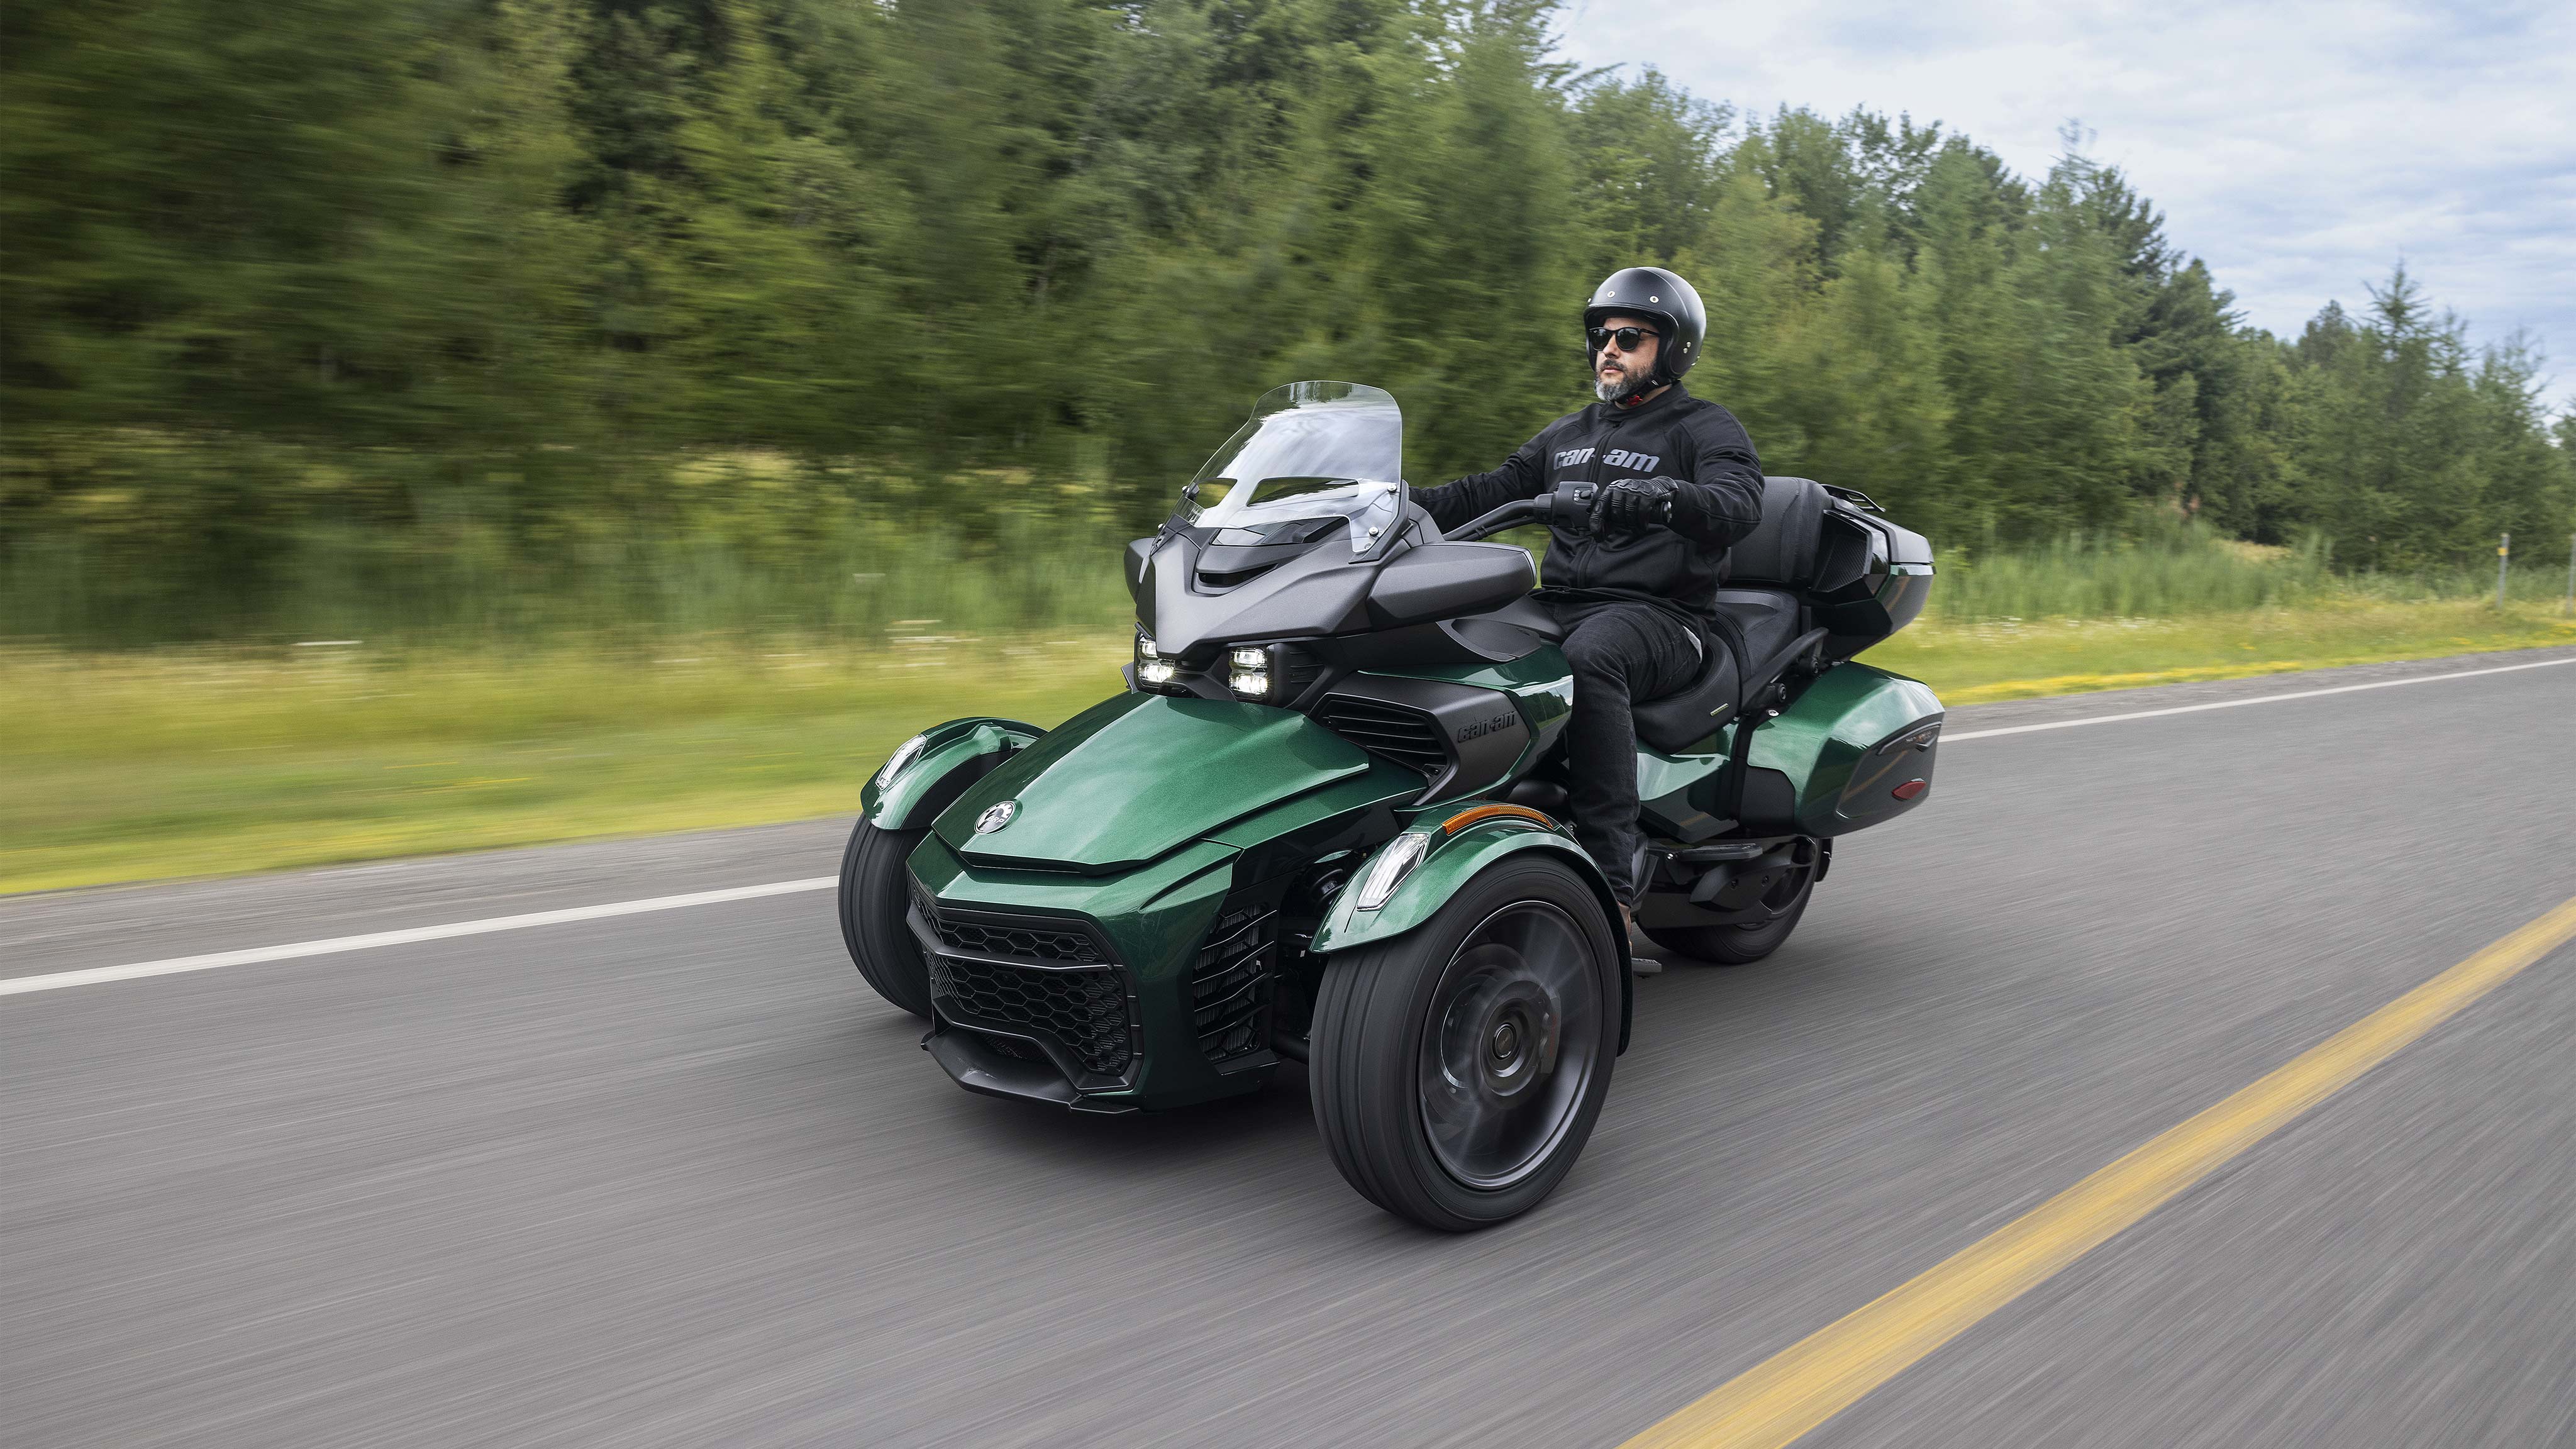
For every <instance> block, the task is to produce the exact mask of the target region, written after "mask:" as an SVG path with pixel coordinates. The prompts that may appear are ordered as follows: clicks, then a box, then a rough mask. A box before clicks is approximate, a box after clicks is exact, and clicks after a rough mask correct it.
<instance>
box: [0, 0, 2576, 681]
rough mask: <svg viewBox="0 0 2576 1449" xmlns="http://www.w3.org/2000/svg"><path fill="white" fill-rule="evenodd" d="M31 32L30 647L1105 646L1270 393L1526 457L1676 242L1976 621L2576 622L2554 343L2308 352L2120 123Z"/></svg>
mask: <svg viewBox="0 0 2576 1449" xmlns="http://www.w3.org/2000/svg"><path fill="white" fill-rule="evenodd" d="M0 11H4V12H5V13H0V30H5V33H6V34H7V36H8V45H7V47H6V50H5V53H0V66H4V67H5V87H0V326H5V336H0V425H5V431H0V634H8V635H15V636H19V637H22V638H27V637H37V638H44V639H47V640H51V641H55V642H61V643H72V644H151V643H163V642H178V641H188V640H203V639H220V640H262V639H296V638H304V637H310V636H316V635H343V634H346V635H367V636H378V635H391V636H410V637H424V638H426V637H440V638H460V639H468V640H474V639H484V640H489V639H512V638H524V637H528V636H530V635H534V634H541V633H546V632H550V631H577V632H583V633H599V632H610V633H613V632H615V631H618V630H641V631H648V632H668V631H709V630H749V631H755V632H758V631H768V630H789V631H799V632H808V633H822V634H828V635H835V636H842V637H852V638H883V637H887V636H889V635H900V634H902V633H903V631H904V630H905V629H907V628H916V629H917V628H921V627H927V624H926V622H925V621H933V620H935V621H941V622H940V625H939V627H941V628H945V629H958V628H968V629H973V628H980V627H992V628H1029V627H1039V628H1045V627H1053V626H1057V625H1059V624H1063V625H1070V624H1071V623H1073V622H1086V623H1098V622H1104V621H1105V622H1111V623H1114V622H1115V620H1116V619H1117V618H1118V617H1120V615H1121V614H1122V613H1123V610H1124V604H1123V599H1122V598H1121V595H1120V590H1119V587H1118V582H1117V573H1116V565H1115V559H1114V552H1113V551H1114V545H1115V541H1116V540H1118V539H1120V538H1122V537H1124V536H1126V535H1128V534H1130V533H1133V532H1140V531H1142V530H1144V529H1146V528H1148V527H1150V526H1151V525H1152V523H1153V522H1154V521H1155V520H1156V519H1157V518H1158V517H1160V516H1161V514H1162V513H1163V512H1164V511H1165V509H1166V508H1167V506H1168V502H1169V499H1170V497H1171V496H1172V494H1173V492H1174V491H1175V489H1176V488H1177V486H1178V484H1179V483H1180V481H1182V480H1183V479H1184V478H1185V477H1186V476H1187V475H1188V473H1189V471H1190V470H1191V469H1192V468H1193V467H1194V466H1195V465H1196V463H1197V462H1198V461H1199V459H1200V458H1201V457H1203V456H1204V455H1205V454H1206V453H1207V452H1208V451H1209V450H1210V449H1211V448H1212V447H1213V446H1214V445H1215V444H1216V443H1217V442H1218V441H1219V440H1221V439H1222V438H1223V436H1224V435H1225V434H1226V433H1227V432H1228V431H1230V429H1231V428H1232V426H1233V425H1234V423H1235V422H1236V421H1237V420H1238V419H1239V417H1240V416H1241V414H1242V412H1243V411H1244V409H1245V408H1246V406H1247V405H1248V403H1249V402H1250V400H1251V398H1252V397H1253V396H1254V395H1255V394H1257V393H1258V392H1260V391H1261V390H1263V389H1264V388H1267V387H1269V386H1271V385H1273V384H1276V383H1278V382H1281V381H1285V380H1289V379H1293V378H1299V377H1341V378H1351V379H1357V380H1364V381H1368V382H1372V383H1376V384H1378V385H1381V386H1384V387H1387V388H1390V389H1392V390H1393V391H1394V392H1395V393H1396V395H1397V396H1398V398H1399V399H1400V400H1401V401H1402V403H1403V405H1404V407H1405V411H1406V417H1407V423H1408V435H1407V447H1408V460H1407V466H1408V470H1409V472H1410V473H1411V476H1412V478H1413V480H1414V481H1415V482H1433V481H1439V480H1441V479H1445V478H1447V477H1450V476H1453V475H1455V474H1457V473H1460V472H1463V471H1467V470H1471V469H1476V468H1483V467H1489V466H1491V465H1492V464H1493V463H1494V462H1495V461H1496V460H1498V459H1499V458H1500V457H1501V456H1502V455H1503V454H1504V453H1506V452H1507V451H1508V450H1510V449H1511V448H1512V447H1514V446H1515V445H1517V444H1518V443H1519V442H1521V441H1522V440H1523V439H1524V438H1526V437H1527V436H1529V434H1530V433H1532V432H1533V431H1535V430H1536V429H1537V428H1538V427H1539V426H1540V425H1542V424H1543V423H1545V422H1546V421H1547V420H1548V419H1549V418H1551V417H1553V416H1555V415H1556V414H1558V413H1560V412H1563V411H1565V410H1567V409H1569V408H1572V407H1574V406H1577V405H1579V404H1580V403H1581V402H1582V401H1584V400H1585V395H1584V393H1583V392H1582V386H1583V381H1584V379H1583V376H1582V369H1581V357H1580V350H1579V349H1580V340H1579V335H1578V330H1577V324H1576V316H1575V311H1576V308H1577V307H1578V306H1579V304H1580V301H1581V298H1582V297H1583V295H1584V293H1585V289H1586V288H1587V287H1588V286H1589V285H1590V284H1591V283H1592V282H1594V281H1595V280H1597V279H1598V278H1599V277H1600V276H1601V275H1603V274H1605V273H1606V272H1608V271H1610V270H1611V269H1613V268H1614V267H1617V266H1622V265H1628V264H1632V263H1640V262H1657V263H1665V264H1669V265H1672V266H1674V267H1676V268H1677V269H1679V270H1680V271H1681V272H1683V273H1684V274H1685V275H1686V276H1688V277H1690V278H1691V279H1692V280H1693V281H1694V282H1695V283H1696V284H1697V285H1698V287H1699V289H1700V291H1701V293H1702V295H1703V296H1704V297H1705V298H1707V299H1708V302H1709V304H1710V311H1711V318H1712V320H1711V330H1710V344H1709V347H1708V350H1707V354H1706V360H1705V361H1704V362H1703V363H1702V364H1701V366H1700V367H1699V369H1698V370H1697V371H1696V372H1695V373H1694V374H1693V376H1692V378H1691V383H1692V387H1693V390H1694V391H1696V392H1698V393H1700V394H1701V395H1703V396H1707V397H1711V398H1715V399H1717V400H1719V401H1722V402H1724V403H1726V404H1727V405H1728V406H1730V407H1731V408H1733V409H1734V410H1735V411H1736V412H1737V413H1738V414H1739V415H1740V416H1741V417H1742V418H1743V419H1744V421H1745V423H1746V425H1747V427H1748V428H1749V429H1750V430H1751V432H1752V434H1753V436H1754V438H1755V440H1756V442H1757V443H1758V445H1759V446H1760V448H1761V450H1762V455H1763V459H1764V462H1765V464H1766V465H1767V466H1768V467H1769V469H1770V470H1771V471H1773V472H1787V473H1801V474H1807V475H1811V476H1814V477H1818V478H1822V479H1826V480H1829V481H1832V482H1835V483H1839V484H1845V485H1849V486H1853V487H1857V488H1861V489H1865V490H1867V491H1868V492H1870V493H1871V494H1873V495H1875V496H1876V497H1878V498H1879V499H1880V501H1882V502H1883V503H1885V504H1886V505H1888V507H1889V508H1890V510H1891V511H1893V512H1894V513H1895V514H1896V515H1897V516H1899V517H1900V518H1902V519H1904V520H1906V521H1907V522H1908V523H1910V524H1913V525H1914V526H1916V527H1919V528H1922V529H1924V530H1925V531H1926V532H1928V533H1930V534H1932V535H1933V536H1934V538H1935V540H1936V542H1937V543H1938V544H1939V545H1940V546H1941V547H1942V548H1943V550H1944V567H1945V581H1944V585H1943V592H1942V602H1941V607H1942V608H1944V609H1945V610H1947V611H1950V612H1952V613H1953V614H1954V615H1955V616H1957V617H1962V618H1975V617H2011V616H2037V615H2039V614H2042V613H2047V612H2063V613H2075V614H2078V615H2083V616H2089V615H2097V614H2104V613H2109V614H2118V613H2121V612H2124V611H2131V612H2155V611H2157V610H2159V609H2161V610H2164V611H2168V612H2170V611H2174V610H2180V609H2189V608H2194V607H2198V608H2213V609H2214V608H2229V607H2245V606H2247V605H2248V604H2249V603H2267V602H2273V603H2276V602H2284V601H2290V600H2293V599H2295V598H2297V597H2303V596H2305V594H2307V593H2312V592H2314V591H2316V590H2319V589H2323V588H2326V587H2328V586H2329V585H2330V584H2333V585H2334V586H2336V587H2342V585H2341V584H2336V583H2335V578H2336V576H2338V575H2340V576H2342V577H2343V578H2344V579H2347V580H2348V579H2350V578H2353V577H2363V578H2367V579H2374V580H2380V581H2383V582H2381V583H2379V584H2375V585H2372V587H2381V588H2388V587H2399V585H2395V584H2389V583H2386V582H2385V581H2387V580H2391V579H2397V580H2404V581H2406V582H2404V583H2403V585H2402V587H2404V588H2416V589H2428V590H2432V591H2436V592H2441V591H2450V592H2459V591H2465V590H2469V589H2473V588H2476V587H2481V586H2484V587H2491V586H2492V580H2493V575H2492V572H2491V570H2492V568H2493V554H2492V550H2493V548H2494V543H2495V536H2496V535H2497V534H2498V533H2499V532H2502V531H2504V530H2508V529H2510V530H2511V531H2513V533H2514V534H2515V535H2516V537H2517V539H2519V540H2526V541H2527V542H2526V543H2525V544H2524V545H2523V550H2525V551H2526V557H2530V558H2532V559H2533V560H2534V568H2533V570H2532V576H2531V579H2530V581H2529V582H2528V584H2527V585H2525V586H2524V587H2526V588H2527V589H2528V590H2533V591H2537V590H2539V589H2541V588H2543V587H2544V586H2545V580H2546V578H2547V577H2549V576H2550V574H2551V572H2552V571H2554V570H2555V569H2556V568H2558V567H2562V566H2563V564H2564V553H2565V548H2566V539H2567V531H2568V529H2569V527H2570V526H2571V524H2572V523H2576V473H2571V468H2570V462H2569V458H2570V454H2571V452H2576V423H2571V421H2570V420H2569V419H2567V418H2564V417H2561V418H2557V419H2554V420H2553V419H2552V418H2551V417H2549V416H2548V414H2547V412H2546V410H2545V409H2544V407H2543V405H2542V403H2541V401H2540V391H2539V387H2538V382H2537V378H2538V368H2539V366H2540V359H2539V358H2538V357H2537V355H2536V354H2535V352H2534V351H2533V349H2531V348H2530V347H2528V346H2526V345H2524V344H2523V343H2522V342H2520V341H2519V340H2509V341H2506V342H2503V343H2499V344H2496V345H2492V346H2488V347H2485V348H2473V347H2471V345H2470V344H2469V343H2468V341H2467V334H2466V329H2465V327H2464V325H2463V323H2462V322H2461V321H2460V320H2458V319H2457V318H2455V317H2453V316H2451V315H2449V314H2448V313H2445V312H2442V311H2440V310H2438V309H2437V308H2436V307H2435V305H2434V304H2433V302H2432V301H2431V300H2430V299H2428V298H2427V297H2426V296H2425V295H2424V294H2423V292H2422V291H2421V289H2420V287H2419V286H2418V284H2417V283H2416V282H2415V281H2414V280H2413V279H2411V278H2409V277H2407V276H2406V275H2405V273H2404V272H2403V270H2402V269H2400V270H2398V271H2397V272H2395V273H2393V274H2392V275H2391V276H2390V277H2389V278H2388V279H2387V280H2386V281H2385V283H2383V284H2382V285H2380V286H2377V287H2375V288H2373V289H2372V290H2371V291H2370V293H2369V297H2368V301H2367V304H2366V305H2362V306H2357V307H2355V308H2354V309H2352V310H2350V311H2347V310H2345V309H2344V308H2342V307H2340V306H2329V307H2327V308H2326V309H2325V310H2324V311H2323V312H2321V313H2320V314H2319V315H2318V316H2317V317H2316V318H2315V319H2314V320H2313V321H2312V322H2310V323H2309V324H2308V326H2307V327H2306V329H2305V330H2304V331H2303V332H2302V333H2301V334H2300V335H2299V336H2297V337H2295V338H2276V337H2273V336H2271V335H2269V334H2267V333H2264V332H2261V331H2258V330H2254V329H2252V328H2249V327H2246V326H2245V325H2243V324H2242V323H2241V322H2240V320H2239V319H2238V317H2237V315H2236V314H2235V312H2234V311H2233V309H2232V299H2231V297H2230V295H2229V293H2228V292H2227V291H2226V290H2224V288H2223V287H2222V286H2221V285H2220V284H2219V282H2218V280H2217V279H2215V278H2213V277H2212V276H2211V275H2210V273H2209V271H2208V269H2207V268H2206V267H2205V266H2203V265H2202V264H2201V263H2200V262H2199V261H2198V260H2196V259H2193V258H2190V257H2187V256H2184V255H2181V254H2180V253H2179V252H2177V251H2176V250H2175V249H2174V247H2173V246H2172V245H2171V244H2170V242H2169V241H2168V240H2167V239H2166V238H2165V236H2164V234H2163V229H2162V219H2161V217H2160V216H2159V214H2158V213H2157V212H2156V211H2155V209H2154V208H2153V206H2152V205H2151V204H2150V203H2149V201H2148V200H2147V199H2146V198H2144V197H2142V196H2141V195H2139V194H2138V193H2137V191H2136V190H2135V188H2134V187H2133V186H2132V185H2131V183H2130V182H2129V180H2128V179H2127V178H2125V177H2124V176H2122V175H2121V174H2120V173H2119V172H2118V171H2116V170H2114V169H2112V168H2109V167H2105V166H2102V165H2099V164H2096V163H2095V162H2093V161H2091V160H2088V159H2087V158H2086V157H2085V156H2084V155H2083V154H2082V152H2081V147H2080V145H2078V144H2077V141H2076V138H2074V137H2072V136H2070V138H2069V144H2068V146H2067V151H2066V154H2065V155H2064V157H2063V158H2062V159H2061V160H2060V161H2059V162H2058V163H2057V164H2056V165H2055V166H2054V167H2053V168H2052V169H2051V171H2050V172H2049V173H2048V174H2047V175H2046V176H2045V177H2040V178H2028V177H2023V176H2018V175H2015V174H2014V173H2013V172H2011V171H2010V170H2009V169H2008V168H2007V167H2005V166H2004V165H2003V164H2002V163H2001V161H2000V160H1999V159H1998V158H1997V157H1996V156H1995V155H1994V154H1993V153H1992V152H1989V151H1987V150H1985V149H1983V148H1981V147H1979V146H1978V145H1976V144H1975V143H1974V141H1973V140H1971V139H1970V138H1968V137H1965V136H1960V135H1954V134H1950V133H1947V132H1945V131H1943V130H1941V129H1940V128H1938V127H1928V126H1918V125H1916V124H1914V123H1912V122H1911V121H1909V120H1906V119H1902V118H1899V119H1895V120H1890V119H1888V118H1886V117H1883V116H1879V115H1875V114H1872V113H1869V112H1866V111H1863V112H1855V113H1853V114H1852V115H1850V116H1847V117H1843V118H1840V119H1834V118H1828V117H1824V116H1820V115H1816V114H1813V113H1810V112H1806V111H1797V110H1791V111H1784V112H1781V113H1779V114H1776V115H1772V116H1768V117H1759V116H1743V115H1739V114H1737V113H1735V112H1734V111H1732V110H1730V109H1729V108H1728V107H1726V106H1725V105H1723V104H1719V103H1715V102H1712V101H1708V100H1704V99H1700V98H1696V97H1693V96H1691V95H1689V94H1687V93H1685V92H1683V91H1682V90H1680V89H1678V88H1676V87H1675V86H1673V85H1672V84H1670V83H1669V82H1668V81H1666V80H1665V79H1663V78H1662V77H1661V76H1659V75H1658V74H1657V73H1655V72H1654V71H1652V70H1651V69H1649V70H1642V71H1620V72H1615V73H1577V72H1576V71H1574V70H1573V69H1571V68H1570V67H1569V66H1567V65H1566V64H1564V63H1563V62H1562V61H1560V60H1559V59H1557V58H1555V57H1554V55H1553V53H1552V51H1551V48H1550V45H1549V42H1548V33H1549V31H1548V28H1549V26H1550V25H1551V24H1553V23H1556V22H1557V21H1558V20H1559V19H1561V17H1560V16H1559V15H1558V14H1557V12H1556V11H1555V9H1554V7H1553V6H1552V5H1550V4H1546V3H1541V0H1131V3H1106V0H927V3H915V0H879V3H856V0H279V3H275V4H271V5H266V6H262V7H258V8H257V9H256V10H251V11H245V10H244V9H243V8H242V7H240V6H238V5H229V4H217V3H214V0H154V3H141V0H83V3H79V4H72V3H67V0H39V3H29V0H5V5H0ZM2237 545H2251V546H2252V547H2251V548H2250V549H2248V548H2244V547H2238V546H2237ZM2051 560H2055V562H2054V563H2052V562H2051ZM2070 561H2071V562H2070ZM2076 564H2081V565H2082V567H2081V568H2077V567H2075V565H2076ZM2070 580H2071V582H2070ZM2155 600H2161V601H2162V602H2161V603H2155V602H2152V601H2155Z"/></svg>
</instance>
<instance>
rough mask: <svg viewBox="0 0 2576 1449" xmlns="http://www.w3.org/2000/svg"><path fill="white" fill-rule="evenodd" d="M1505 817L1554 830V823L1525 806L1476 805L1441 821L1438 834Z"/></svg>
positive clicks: (1455, 832)
mask: <svg viewBox="0 0 2576 1449" xmlns="http://www.w3.org/2000/svg"><path fill="white" fill-rule="evenodd" d="M1505 817H1508V818H1511V819H1514V820H1527V821H1529V822H1531V823H1533V824H1536V825H1544V826H1546V827H1547V828H1549V829H1550V830H1553V829H1555V828H1556V822H1555V821H1553V820H1550V819H1548V818H1547V817H1546V816H1545V815H1543V814H1541V813H1540V812H1538V811H1536V810H1532V809H1531V808H1529V807H1528V806H1527V805H1477V806H1473V807H1470V808H1468V809H1465V810H1461V811H1459V812H1458V813H1457V814H1455V815H1452V816H1450V817H1449V818H1448V819H1446V820H1443V821H1441V822H1440V833H1441V834H1443V835H1455V834H1457V833H1458V832H1459V831H1461V830H1464V829H1466V828H1467V827H1468V826H1470V825H1473V824H1475V823H1476V822H1478V821H1480V820H1497V819H1502V818H1505Z"/></svg>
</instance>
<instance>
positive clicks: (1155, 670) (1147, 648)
mask: <svg viewBox="0 0 2576 1449" xmlns="http://www.w3.org/2000/svg"><path fill="white" fill-rule="evenodd" d="M1179 672H1180V670H1179V667H1178V666H1176V665H1174V664H1173V663H1172V661H1171V660H1169V659H1166V658H1164V657H1163V656H1162V655H1161V654H1160V653H1159V652H1157V651H1156V650H1155V648H1154V636H1153V635H1151V634H1148V633H1146V632H1145V631H1144V630H1142V629H1139V630H1137V631H1136V682H1137V683H1138V684H1140V685H1142V686H1144V687H1145V688H1147V689H1160V688H1163V687H1164V686H1166V685H1169V684H1170V683H1171V682H1172V677H1173V676H1174V675H1176V674H1178V673H1179Z"/></svg>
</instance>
